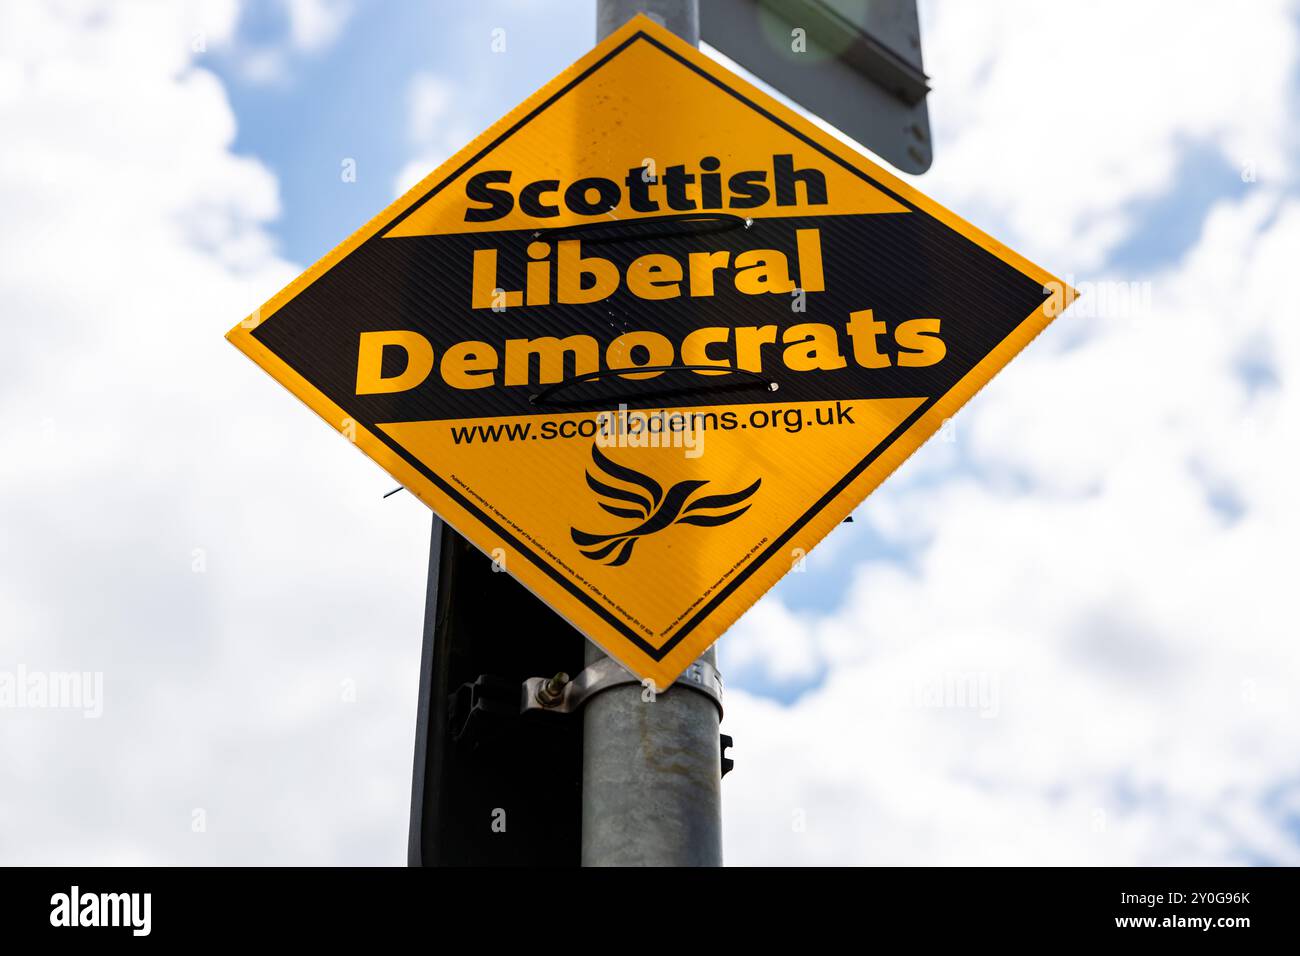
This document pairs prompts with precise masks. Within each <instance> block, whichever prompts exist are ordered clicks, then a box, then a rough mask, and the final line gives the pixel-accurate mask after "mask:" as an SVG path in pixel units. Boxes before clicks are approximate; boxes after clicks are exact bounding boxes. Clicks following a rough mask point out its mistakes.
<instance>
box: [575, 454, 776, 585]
mask: <svg viewBox="0 0 1300 956" xmlns="http://www.w3.org/2000/svg"><path fill="white" fill-rule="evenodd" d="M591 460H592V462H593V463H594V465H595V470H596V472H597V474H599V475H600V476H601V477H600V478H598V477H596V475H593V474H592V473H591V469H588V471H587V487H589V488H590V489H591V490H592V491H594V492H595V493H596V495H597V496H598V497H597V502H596V503H597V504H599V505H600V507H601V508H603V509H604V510H605V511H607V512H609V513H610V514H612V515H614V516H615V517H616V518H628V519H631V520H633V521H635V522H637V524H636V525H635V526H634V527H631V528H629V529H627V530H625V531H615V532H613V533H612V534H590V533H588V532H586V531H579V530H578V529H577V528H570V529H569V534H570V535H571V536H572V537H573V543H574V544H576V545H577V546H578V552H579V553H580V554H581V555H582V556H583V557H585V558H590V559H591V560H592V561H597V562H599V563H601V564H605V565H608V566H610V567H617V566H619V565H623V564H626V563H627V562H628V559H629V558H631V557H632V549H633V548H634V547H635V546H636V543H637V541H639V540H640V539H641V538H644V537H646V536H647V535H651V534H654V533H656V532H658V531H663V530H664V529H665V528H669V527H672V526H673V525H676V524H689V525H698V526H700V527H704V528H713V527H717V526H718V525H724V524H728V523H729V522H732V521H735V520H736V519H737V518H739V517H740V516H741V515H743V514H744V513H745V512H746V511H748V510H749V503H748V502H749V499H750V498H751V497H752V496H753V494H754V492H756V491H758V487H759V485H761V484H762V483H763V479H761V478H757V479H755V480H754V483H753V484H752V485H750V486H749V487H748V488H742V489H741V490H740V491H734V492H731V493H729V494H720V495H697V494H696V493H697V492H699V491H701V490H702V489H703V488H704V487H705V486H706V485H708V484H710V482H708V481H700V480H695V479H691V480H687V481H679V482H677V484H675V485H673V486H672V487H671V488H669V489H668V490H667V491H666V492H665V491H664V489H663V486H661V485H660V484H659V482H657V481H655V480H654V479H653V478H651V477H650V476H649V475H645V474H642V473H641V472H639V471H636V470H635V469H632V468H628V467H627V466H626V465H620V464H618V463H617V462H615V461H611V460H610V459H609V458H607V457H606V456H605V455H603V454H601V452H600V449H599V448H597V447H596V445H595V444H593V445H592V446H591ZM602 478H603V479H605V480H602ZM612 481H618V482H621V483H622V485H626V486H631V487H623V486H622V485H614V484H610V483H609V482H612Z"/></svg>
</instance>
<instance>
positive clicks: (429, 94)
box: [393, 73, 476, 196]
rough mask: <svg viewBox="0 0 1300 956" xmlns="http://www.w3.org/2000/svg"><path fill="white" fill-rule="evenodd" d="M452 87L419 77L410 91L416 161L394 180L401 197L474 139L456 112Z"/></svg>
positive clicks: (426, 76)
mask: <svg viewBox="0 0 1300 956" xmlns="http://www.w3.org/2000/svg"><path fill="white" fill-rule="evenodd" d="M454 94H455V90H454V88H453V87H452V85H451V84H450V83H449V82H448V81H447V80H445V79H443V78H442V77H440V76H437V75H435V74H433V73H417V74H416V75H415V76H414V77H412V79H411V82H410V85H409V86H408V87H407V93H406V102H407V133H408V136H409V139H410V141H411V144H412V146H413V147H414V150H415V158H414V159H412V160H410V161H409V162H408V163H406V165H405V166H403V167H402V170H401V172H399V173H398V174H397V176H396V178H395V179H394V180H393V194H394V195H396V196H400V195H401V194H402V193H404V192H406V191H407V190H408V189H410V188H411V187H412V186H414V185H415V184H416V183H418V182H419V181H420V180H421V179H423V178H424V177H425V176H427V175H429V173H431V172H433V171H434V170H435V169H437V168H438V167H439V166H440V165H442V164H443V163H444V162H446V161H447V159H449V158H450V157H451V156H452V155H454V154H455V152H456V151H457V150H458V149H460V148H461V147H463V146H464V145H465V144H466V143H468V142H469V141H470V140H472V139H473V138H474V136H475V135H476V133H475V132H474V131H472V130H470V129H469V128H468V127H467V126H466V125H465V123H464V121H463V120H461V119H460V118H458V116H457V113H456V109H455V99H454Z"/></svg>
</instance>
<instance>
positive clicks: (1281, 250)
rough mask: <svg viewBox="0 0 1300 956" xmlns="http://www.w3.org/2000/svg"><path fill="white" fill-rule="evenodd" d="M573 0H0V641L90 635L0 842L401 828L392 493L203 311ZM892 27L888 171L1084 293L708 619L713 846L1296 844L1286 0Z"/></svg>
mask: <svg viewBox="0 0 1300 956" xmlns="http://www.w3.org/2000/svg"><path fill="white" fill-rule="evenodd" d="M706 2H707V0H706ZM593 24H594V5H593V4H592V3H589V2H583V3H576V2H575V3H568V2H559V0H557V2H553V3H524V2H522V0H518V2H500V0H495V2H493V0H484V2H478V3H474V4H463V5H462V4H451V3H438V2H427V3H421V2H415V0H411V2H404V3H379V2H367V0H260V2H248V3H239V2H236V0H192V2H161V0H160V2H149V0H138V2H130V3H125V2H116V3H107V2H92V0H85V2H80V0H60V2H41V0H14V2H7V3H4V4H0V128H3V129H4V130H5V131H6V141H5V143H4V145H3V147H0V210H3V226H0V301H3V302H4V303H5V308H4V315H5V325H6V327H7V328H8V329H9V330H10V331H9V338H8V340H7V342H8V345H7V346H6V347H5V348H4V349H3V350H0V429H3V431H4V436H5V439H4V444H3V448H4V453H3V454H2V455H0V683H3V678H4V676H5V675H6V674H18V673H20V671H21V673H24V674H33V673H34V674H54V673H77V674H86V675H92V676H91V677H88V678H87V680H86V681H85V682H84V683H83V684H82V685H80V686H81V697H80V698H79V699H78V700H76V701H74V702H72V704H71V705H69V706H61V707H50V706H35V705H34V704H32V703H31V702H30V701H28V702H27V704H28V706H22V705H21V704H20V703H15V702H13V701H10V702H8V703H4V702H3V700H0V862H3V863H10V864H72V863H76V864H137V863H138V864H145V863H156V864H234V863H267V864H293V863H305V864H380V865H400V864H401V863H403V862H404V860H405V848H406V828H407V814H408V812H409V794H410V772H411V749H412V743H413V734H414V726H415V698H416V689H417V685H418V665H419V655H420V639H421V625H422V613H423V600H424V580H425V568H426V557H427V550H428V537H429V516H428V512H427V511H426V510H425V509H424V507H423V505H421V504H420V503H419V502H417V501H416V500H415V499H414V498H412V497H411V496H409V495H405V494H399V495H394V496H392V497H390V498H387V499H385V498H383V495H384V493H385V492H387V491H389V490H390V489H391V488H392V487H393V486H394V484H395V482H394V481H393V480H392V479H391V478H389V477H388V476H387V475H386V474H384V473H383V471H382V470H381V469H380V468H379V467H378V466H376V465H374V464H373V463H371V462H370V461H369V460H368V459H366V458H365V457H364V456H362V455H360V454H358V453H357V452H356V450H355V449H352V448H349V447H347V444H346V442H344V441H342V440H340V438H339V436H338V435H337V434H335V433H334V432H333V431H332V430H330V429H328V428H326V427H324V426H322V425H321V424H320V423H319V422H317V421H315V420H314V418H313V416H311V415H309V414H307V412H306V411H305V410H304V409H303V408H302V407H301V406H300V405H299V403H297V402H295V401H293V400H292V399H291V398H290V397H289V396H288V395H287V394H286V393H285V392H284V391H283V389H282V388H281V387H280V386H279V385H277V384H276V383H275V382H274V381H272V380H271V379H270V378H269V377H268V376H266V375H265V374H264V373H263V372H261V371H260V370H259V369H257V368H256V367H255V366H254V365H253V364H252V363H250V362H248V361H247V360H246V359H245V358H243V357H242V356H241V355H239V354H238V353H237V352H236V351H235V350H234V349H232V348H231V347H230V346H229V345H228V344H227V343H226V342H225V341H223V338H222V336H223V334H224V333H225V331H226V330H227V329H228V328H229V327H230V326H231V325H233V324H234V323H235V322H236V321H238V320H239V319H240V318H241V317H243V316H244V315H246V314H248V313H249V312H250V311H251V310H252V309H254V308H255V307H256V306H257V305H258V304H259V303H261V302H263V301H265V300H266V299H267V298H269V297H270V295H272V294H273V293H275V292H276V291H278V290H279V289H280V288H282V287H283V286H284V285H285V284H286V283H287V282H288V281H289V280H290V279H292V278H293V277H294V276H295V275H297V273H298V272H300V271H301V270H302V269H303V268H305V267H306V266H307V265H309V264H311V263H312V262H313V261H314V260H315V259H316V258H317V257H319V256H320V255H321V254H323V253H324V252H326V251H328V250H329V249H330V248H332V247H333V246H334V245H335V244H337V243H338V242H339V241H340V240H341V239H343V238H344V237H346V235H348V234H349V233H350V232H351V231H352V230H354V229H355V228H357V227H358V226H359V225H361V224H362V223H363V222H365V221H366V220H367V219H368V218H369V217H370V216H371V215H373V214H374V213H375V212H377V211H378V210H379V209H380V208H382V207H383V206H384V205H385V204H386V203H388V202H389V201H391V200H392V199H393V198H394V197H395V196H396V195H397V194H398V193H400V192H401V191H402V190H404V189H405V188H406V187H408V186H409V185H411V184H413V183H414V182H415V181H416V180H418V179H419V178H420V177H421V176H423V175H424V174H425V173H427V172H429V171H431V170H432V169H433V168H434V167H435V166H436V165H437V164H438V163H440V162H441V161H442V160H444V159H446V158H447V157H448V156H450V155H451V154H452V153H454V152H455V150H456V149H458V148H459V147H460V146H462V145H464V144H465V143H466V142H468V141H469V140H470V139H472V138H473V137H474V136H475V135H477V134H478V133H479V132H480V131H481V130H482V129H484V128H486V127H487V126H488V125H489V124H490V123H491V122H493V121H494V120H496V119H497V118H498V117H499V116H500V115H501V114H503V113H505V112H506V111H508V110H509V109H510V108H511V107H513V106H514V105H515V104H516V103H518V102H519V101H520V100H522V99H523V98H524V97H526V96H527V95H528V94H529V93H531V92H532V91H533V90H534V89H536V88H537V87H538V86H540V85H542V84H543V83H544V82H545V81H546V80H548V79H549V78H550V77H551V76H552V75H554V74H555V73H557V72H559V71H560V70H561V69H563V68H564V67H565V66H567V65H568V64H569V63H570V62H572V61H573V60H574V59H576V58H577V57H578V56H580V55H581V54H582V53H583V52H585V51H586V50H587V49H589V47H590V45H591V43H592V42H593V39H594V37H593V34H594V26H593ZM494 31H501V32H494ZM922 31H923V43H924V55H925V62H926V70H927V72H928V73H929V74H930V76H931V78H932V86H933V93H932V94H931V97H930V109H931V119H932V124H933V128H934V139H935V162H934V165H933V167H932V169H931V170H930V171H929V172H928V173H927V174H925V175H924V176H922V177H915V178H914V179H913V181H914V182H915V184H916V185H917V186H918V187H919V188H921V189H922V190H924V191H925V192H926V193H927V194H928V195H930V196H932V197H934V198H935V199H936V200H938V201H939V202H941V203H943V204H944V205H947V206H949V207H950V208H952V209H954V210H956V211H957V212H958V213H959V214H961V215H962V216H964V217H965V218H967V219H969V220H970V221H972V222H974V223H975V224H976V225H978V226H979V227H980V228H981V229H983V230H985V231H986V232H989V233H991V234H992V235H994V236H996V237H998V238H999V239H1000V240H1002V241H1003V242H1005V243H1006V244H1007V245H1009V246H1011V247H1012V248H1014V249H1016V250H1018V251H1020V252H1022V253H1023V254H1024V255H1026V256H1027V257H1028V258H1029V259H1031V260H1033V261H1035V262H1037V263H1039V264H1041V265H1042V266H1044V267H1045V268H1046V269H1048V270H1049V271H1051V272H1053V273H1055V274H1057V275H1060V276H1062V277H1063V278H1065V279H1067V281H1071V282H1073V284H1075V285H1076V286H1077V287H1079V288H1080V289H1081V290H1082V291H1083V292H1084V293H1085V296H1084V298H1083V299H1082V300H1080V301H1079V302H1078V303H1076V305H1075V307H1074V308H1073V309H1072V310H1071V311H1070V312H1068V313H1067V314H1066V315H1065V317H1063V318H1062V319H1060V320H1058V321H1057V322H1056V323H1054V324H1053V325H1052V326H1051V327H1050V328H1049V329H1048V330H1047V331H1046V332H1045V333H1044V334H1043V335H1041V336H1040V337H1039V338H1038V339H1037V340H1035V341H1034V342H1033V343H1032V344H1031V346H1030V347H1029V348H1028V349H1027V350H1026V351H1025V352H1024V353H1023V354H1022V355H1021V356H1020V357H1019V358H1018V359H1017V360H1016V361H1015V362H1013V363H1012V364H1011V365H1010V366H1009V367H1008V368H1007V369H1006V370H1005V371H1004V372H1003V373H1002V374H1001V375H1000V376H999V377H998V378H997V379H996V380H995V381H993V382H992V383H991V384H990V385H989V386H987V387H986V388H985V389H984V390H983V391H982V392H980V394H979V395H978V396H977V397H976V398H975V399H974V400H973V401H972V402H971V403H970V404H969V405H968V406H967V407H966V408H965V409H963V410H962V411H961V413H960V414H959V415H958V416H957V417H956V418H955V419H954V420H953V422H952V423H951V427H950V428H946V429H945V430H944V431H943V432H942V433H941V434H939V435H937V436H936V437H935V438H934V439H933V440H932V441H931V442H930V443H928V444H927V445H926V446H924V447H923V448H922V449H921V450H920V451H919V452H917V453H916V454H915V455H914V456H913V457H912V458H911V459H910V460H909V461H908V462H907V463H906V464H905V465H903V467H902V468H900V469H899V471H898V472H897V473H896V474H895V475H894V476H893V477H892V478H891V479H890V480H889V481H888V482H887V483H886V484H885V485H884V486H883V487H882V488H881V489H880V490H879V491H877V492H876V493H875V494H874V495H872V497H871V498H870V499H868V501H867V502H865V503H864V504H863V505H862V506H860V507H859V508H858V510H857V512H856V520H855V522H854V523H852V524H847V525H844V526H842V527H841V528H840V529H838V530H837V531H836V532H834V533H833V534H832V535H831V536H830V537H829V538H828V539H827V540H826V541H825V542H823V544H822V545H820V546H819V547H818V548H817V549H816V550H815V551H813V552H812V553H811V554H810V555H809V557H808V560H807V564H806V570H805V571H804V572H803V573H799V574H792V575H790V576H789V577H787V578H786V579H785V580H784V581H783V582H782V583H781V584H779V585H778V586H777V587H776V588H775V589H774V590H773V591H772V592H770V593H769V594H768V595H767V596H766V597H765V598H764V599H763V600H762V601H760V602H759V604H757V605H756V606H755V607H754V608H753V609H752V610H751V611H750V612H749V613H748V614H747V615H745V616H744V617H743V618H742V619H741V620H740V622H739V623H738V624H737V625H736V626H735V627H734V628H733V629H732V630H731V631H730V632H728V633H727V634H726V635H725V636H724V638H723V639H722V641H721V642H720V645H719V653H720V659H721V667H722V670H723V673H724V675H725V676H726V679H727V715H726V720H725V722H724V725H723V729H724V731H725V732H727V733H729V734H731V735H732V736H733V737H734V738H735V740H736V744H735V747H734V750H733V752H732V755H733V756H734V758H735V760H736V769H735V771H734V772H733V773H732V774H730V775H729V776H728V777H727V779H726V781H725V783H724V820H725V846H724V852H725V856H726V859H727V861H728V862H729V863H733V864H853V863H879V864H1042V863H1046V864H1118V865H1128V864H1174V865H1180V864H1202V865H1214V864H1290V865H1296V864H1300V713H1298V711H1300V702H1297V698H1296V695H1295V693H1294V688H1295V686H1296V685H1297V683H1298V682H1300V656H1298V655H1297V653H1296V650H1295V642H1296V639H1297V636H1298V634H1297V627H1296V624H1295V616H1294V613H1293V608H1292V605H1293V601H1294V591H1295V588H1294V577H1295V567H1296V562H1295V559H1294V556H1293V554H1292V552H1291V547H1292V546H1293V543H1294V542H1295V541H1296V540H1297V539H1298V538H1300V505H1298V504H1297V502H1296V497H1295V495H1294V494H1293V493H1292V485H1291V482H1292V481H1293V480H1294V473H1295V470H1296V466H1297V464H1300V462H1298V461H1297V459H1298V458H1300V455H1298V454H1297V449H1298V448H1300V433H1298V432H1300V429H1298V426H1297V421H1300V327H1298V326H1297V324H1296V323H1295V322H1294V321H1292V312H1293V310H1294V307H1293V305H1292V302H1291V299H1290V296H1289V291H1288V282H1289V279H1290V278H1291V277H1292V276H1293V275H1294V272H1295V262H1296V254H1297V251H1300V163H1298V162H1297V156H1298V155H1300V153H1298V152H1297V143H1296V138H1297V133H1296V131H1295V124H1294V122H1293V118H1294V116H1296V115H1300V108H1298V107H1300V8H1298V7H1297V4H1296V3H1292V2H1281V0H1260V2H1256V3H1252V4H1251V5H1250V7H1249V12H1248V13H1247V12H1243V10H1242V8H1240V7H1238V6H1232V5H1225V4H1221V3H1215V2H1209V0H1200V2H1185V3H1181V4H1178V5H1177V9H1176V12H1173V8H1171V7H1170V5H1169V4H1167V3H1158V2H1154V0H1125V2H1093V3H1086V4H1085V3H1054V4H1044V3H1039V2H1033V0H1024V2H1021V0H997V2H991V3H982V4H978V5H976V4H969V3H963V2H960V0H945V2H929V3H924V4H923V5H922ZM494 39H496V40H497V41H498V42H497V43H496V46H497V47H502V46H504V49H500V50H499V51H497V52H494V51H493V45H494V43H493V41H494ZM501 39H504V44H502V43H501V42H500V40H501ZM1207 64H1208V65H1207ZM349 164H350V165H349ZM348 169H353V170H355V173H356V175H355V177H348V176H345V175H344V172H345V170H348Z"/></svg>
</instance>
